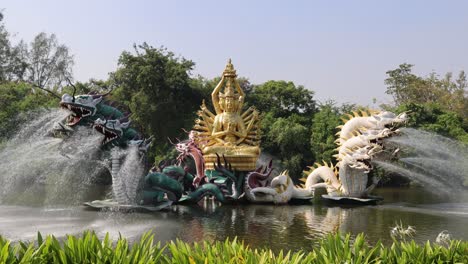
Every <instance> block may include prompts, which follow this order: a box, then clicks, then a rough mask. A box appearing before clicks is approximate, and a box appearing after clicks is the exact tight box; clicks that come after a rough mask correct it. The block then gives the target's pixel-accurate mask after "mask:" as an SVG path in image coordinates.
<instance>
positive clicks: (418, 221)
mask: <svg viewBox="0 0 468 264" xmlns="http://www.w3.org/2000/svg"><path fill="white" fill-rule="evenodd" d="M379 192H380V195H382V196H384V197H385V199H386V200H385V203H384V204H382V205H377V206H364V207H351V208H349V207H348V208H342V207H332V206H327V205H325V204H319V203H316V204H314V205H298V206H290V205H289V206H287V205H286V206H275V205H267V204H265V205H237V206H234V205H220V204H218V203H216V202H213V201H204V203H201V204H199V205H198V206H193V205H192V206H182V205H179V206H175V207H173V208H172V209H171V210H169V211H164V212H157V213H154V214H139V213H133V214H124V213H118V212H99V213H97V212H93V211H85V210H84V209H83V208H82V207H69V208H44V207H36V208H33V207H21V206H0V234H2V235H4V236H5V237H7V238H9V239H12V240H25V239H26V240H30V239H34V238H35V236H36V232H37V231H38V230H39V231H41V232H42V233H43V234H54V235H56V236H58V237H64V236H65V234H80V233H81V232H82V231H84V230H88V229H92V230H95V231H96V233H97V234H98V235H99V236H104V234H105V233H106V232H110V233H111V236H112V237H113V238H117V237H118V236H119V234H122V235H123V236H125V237H127V238H129V239H130V241H132V240H136V239H138V238H139V237H140V236H141V235H142V234H143V233H144V232H147V231H149V230H153V232H154V234H155V238H156V240H159V241H162V242H166V241H169V240H175V239H177V238H179V239H181V240H184V241H188V242H193V241H202V240H208V241H214V240H225V239H226V238H233V237H238V239H240V240H244V241H245V242H246V243H247V244H249V245H250V246H251V247H255V248H258V247H269V248H272V249H274V250H280V249H292V250H299V249H305V250H307V249H310V248H311V247H312V246H313V245H314V243H316V242H317V241H318V239H320V238H322V237H324V236H325V235H326V234H329V233H335V232H339V233H342V234H345V233H348V232H351V233H352V234H354V235H356V234H358V233H361V232H364V233H366V235H367V238H368V240H369V241H370V242H376V241H377V240H382V241H383V242H384V243H387V244H388V243H391V238H390V233H389V232H390V229H391V227H392V226H394V225H395V223H397V222H400V221H401V222H402V223H403V224H404V225H412V226H414V227H415V229H416V231H417V233H416V235H415V237H414V238H415V239H416V240H417V241H418V242H425V241H426V240H432V241H434V240H435V238H436V236H437V234H438V233H439V232H440V231H442V230H448V232H449V233H451V234H452V235H453V236H454V237H455V238H457V239H464V240H467V239H468V229H466V228H465V226H466V223H467V220H468V203H466V202H463V203H461V202H460V201H458V202H449V203H447V201H446V200H444V199H442V198H437V197H433V196H426V199H424V198H421V197H424V196H425V193H424V192H420V193H419V195H415V194H414V193H415V192H414V190H405V189H392V190H385V189H384V190H382V189H381V190H379ZM402 201H404V202H402ZM461 201H466V200H461Z"/></svg>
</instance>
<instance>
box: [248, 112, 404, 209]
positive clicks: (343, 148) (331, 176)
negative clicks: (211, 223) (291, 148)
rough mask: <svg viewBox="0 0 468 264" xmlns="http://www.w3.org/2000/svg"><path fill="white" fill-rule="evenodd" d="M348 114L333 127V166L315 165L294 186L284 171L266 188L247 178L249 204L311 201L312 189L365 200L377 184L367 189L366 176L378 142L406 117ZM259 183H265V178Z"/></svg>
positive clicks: (363, 113) (362, 113)
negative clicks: (346, 117)
mask: <svg viewBox="0 0 468 264" xmlns="http://www.w3.org/2000/svg"><path fill="white" fill-rule="evenodd" d="M353 114H354V115H348V117H349V118H350V119H349V120H346V119H345V120H343V121H344V122H345V123H344V125H342V126H339V127H337V128H338V129H340V131H339V132H338V133H337V134H336V135H337V136H338V139H337V140H336V141H335V142H336V143H337V144H338V147H337V149H336V150H337V152H338V153H337V154H336V155H335V157H336V158H337V160H338V162H337V164H336V165H333V164H331V163H330V164H328V163H327V162H325V161H323V164H320V163H316V164H315V166H313V167H312V166H311V167H309V170H308V171H305V174H306V175H307V177H305V178H302V179H301V181H302V182H303V184H301V185H299V186H295V185H294V183H293V181H292V179H291V178H290V176H289V175H288V172H287V171H284V172H282V173H281V174H280V175H278V176H276V177H274V178H273V179H272V180H271V182H269V184H268V185H267V186H255V185H254V184H252V182H255V181H254V180H251V179H250V177H256V178H258V177H259V176H258V175H256V174H250V175H249V176H248V177H247V183H248V188H247V190H246V192H249V193H250V195H248V196H247V197H248V198H249V200H251V201H253V202H266V201H268V202H273V203H277V204H278V203H287V202H288V201H290V200H291V199H311V198H313V197H314V193H315V190H316V189H318V188H325V189H326V191H327V194H328V195H327V196H325V197H327V198H332V199H333V198H349V199H362V198H368V197H369V193H370V192H371V191H372V190H373V188H374V187H375V186H376V184H377V183H378V180H377V179H373V182H372V184H370V186H368V175H367V174H368V173H369V172H370V171H371V170H372V165H371V160H372V159H373V158H374V157H376V155H378V154H379V153H381V152H382V150H383V146H382V143H381V141H382V139H384V138H387V137H390V136H392V135H395V134H397V133H399V130H398V129H397V125H399V124H402V123H404V122H406V120H407V115H406V113H402V114H400V115H395V114H394V113H391V112H386V111H384V112H377V111H369V113H368V112H366V111H361V112H360V113H357V112H353ZM263 180H264V181H266V179H265V177H263Z"/></svg>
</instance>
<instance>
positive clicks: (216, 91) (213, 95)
mask: <svg viewBox="0 0 468 264" xmlns="http://www.w3.org/2000/svg"><path fill="white" fill-rule="evenodd" d="M224 78H225V77H224V75H223V76H221V81H220V82H219V83H218V85H217V86H216V87H215V89H214V90H213V92H212V93H211V100H212V101H213V106H214V108H215V111H216V114H221V113H222V112H223V111H222V110H221V107H220V106H219V92H220V91H221V88H222V87H223V84H224Z"/></svg>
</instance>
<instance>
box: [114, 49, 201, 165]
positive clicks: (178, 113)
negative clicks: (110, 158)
mask: <svg viewBox="0 0 468 264" xmlns="http://www.w3.org/2000/svg"><path fill="white" fill-rule="evenodd" d="M134 49H135V53H130V52H127V51H125V52H123V53H122V54H121V56H120V58H119V68H118V69H117V71H116V72H114V73H113V74H111V82H112V83H114V85H115V86H116V87H118V88H117V89H116V90H115V91H114V92H113V97H114V99H116V100H117V101H119V102H121V103H123V104H125V105H127V106H128V107H129V108H130V110H131V112H132V116H131V119H132V120H133V121H134V122H135V125H136V126H137V127H138V128H139V129H140V131H141V132H142V133H144V134H145V135H147V136H149V135H152V136H154V142H155V144H153V148H152V152H151V153H150V154H152V155H154V156H158V157H157V158H161V157H162V156H165V155H166V153H167V152H168V150H169V147H170V146H169V144H168V138H172V139H174V138H175V137H186V135H184V132H183V131H182V128H185V129H190V128H191V127H192V126H193V122H194V119H195V111H196V110H197V109H198V108H199V106H200V103H201V95H200V94H199V93H198V92H197V90H195V89H193V88H192V87H191V80H190V76H189V74H190V71H191V70H192V69H193V66H194V63H193V62H192V61H190V60H186V59H184V58H177V57H175V56H174V54H173V53H172V52H169V51H167V50H166V49H165V48H154V47H152V46H150V45H148V44H146V43H143V44H142V45H139V46H136V45H135V46H134Z"/></svg>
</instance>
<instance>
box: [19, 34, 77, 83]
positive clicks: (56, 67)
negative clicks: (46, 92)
mask: <svg viewBox="0 0 468 264" xmlns="http://www.w3.org/2000/svg"><path fill="white" fill-rule="evenodd" d="M26 57H27V59H26V63H27V68H26V72H25V76H24V79H25V80H26V81H29V82H31V83H33V84H35V85H37V86H39V87H41V88H47V87H52V86H60V85H61V84H62V83H63V82H64V81H65V80H66V78H71V75H72V66H73V56H72V55H70V53H69V49H68V47H67V46H65V45H63V44H59V42H58V40H57V37H56V36H55V34H51V35H47V34H46V33H44V32H42V33H39V34H38V35H37V36H36V37H35V38H34V40H33V41H32V42H31V44H30V49H29V50H28V51H27V56H26Z"/></svg>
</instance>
